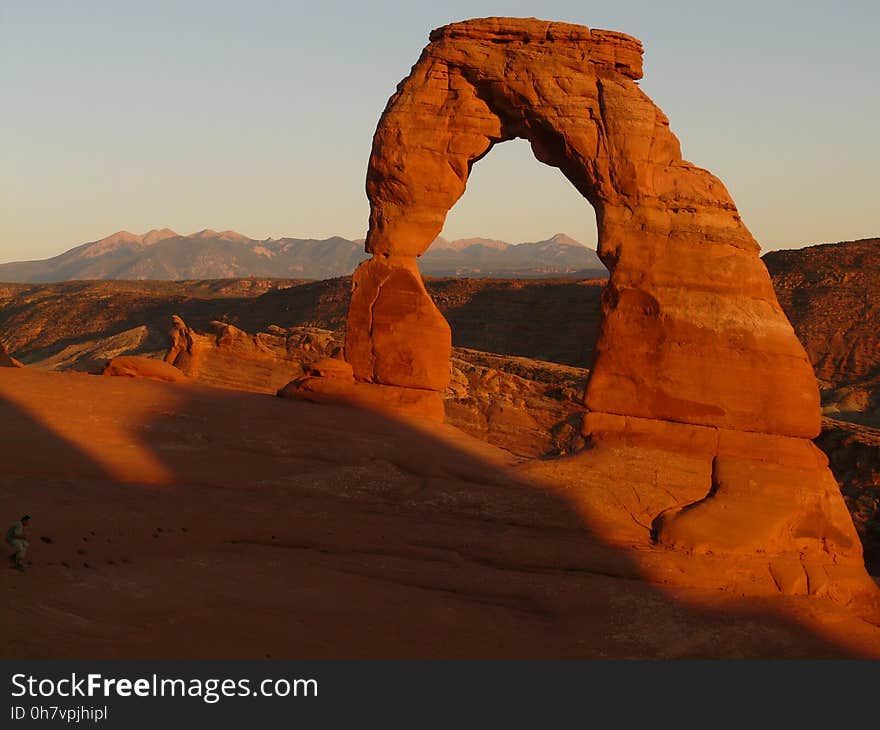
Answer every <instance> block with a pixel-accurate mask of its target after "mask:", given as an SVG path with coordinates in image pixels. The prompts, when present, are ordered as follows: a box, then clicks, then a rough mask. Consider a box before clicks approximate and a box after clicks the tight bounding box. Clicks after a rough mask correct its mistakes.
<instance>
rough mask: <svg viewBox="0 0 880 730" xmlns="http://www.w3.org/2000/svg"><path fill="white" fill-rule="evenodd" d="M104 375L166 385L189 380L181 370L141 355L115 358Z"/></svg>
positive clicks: (106, 368)
mask: <svg viewBox="0 0 880 730" xmlns="http://www.w3.org/2000/svg"><path fill="white" fill-rule="evenodd" d="M103 374H104V375H116V376H122V377H128V378H147V379H148V380H161V381H164V382H166V383H183V382H185V381H186V380H188V378H187V377H186V375H184V374H183V373H182V372H180V370H178V369H177V368H176V367H174V366H173V365H170V364H168V363H167V362H162V361H161V360H154V359H152V358H149V357H141V356H139V355H120V356H119V357H114V358H113V359H112V360H110V362H109V363H107V366H106V367H105V368H104V372H103Z"/></svg>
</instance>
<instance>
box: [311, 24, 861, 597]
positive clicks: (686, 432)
mask: <svg viewBox="0 0 880 730" xmlns="http://www.w3.org/2000/svg"><path fill="white" fill-rule="evenodd" d="M430 40H431V43H430V44H429V45H428V46H427V47H426V48H425V50H424V51H423V53H422V55H421V57H420V58H419V60H418V62H417V63H416V65H415V66H414V67H413V69H412V71H411V73H410V75H409V76H408V77H407V78H406V79H404V80H403V81H402V82H401V83H400V85H399V86H398V88H397V92H396V93H395V94H394V96H392V97H391V99H390V100H389V102H388V105H387V107H386V109H385V112H384V113H383V115H382V118H381V119H380V121H379V125H378V128H377V130H376V133H375V137H374V139H373V150H372V154H371V157H370V162H369V167H368V171H367V184H366V187H367V195H368V197H369V199H370V211H371V212H370V228H369V232H368V235H367V240H366V244H365V247H366V250H367V252H369V253H371V254H373V257H372V258H371V259H370V260H369V261H367V262H365V263H363V264H361V266H360V267H359V268H358V270H357V271H356V272H355V275H354V281H353V293H352V300H351V305H350V309H349V315H348V325H347V335H346V337H347V339H346V346H345V358H346V360H347V361H348V362H349V363H350V364H351V366H352V373H353V378H354V380H353V381H351V380H348V381H345V383H344V384H343V385H337V386H336V387H337V388H338V389H339V390H340V391H341V390H345V389H348V390H352V391H353V390H354V389H355V388H356V387H358V388H360V389H362V390H363V389H364V388H372V389H378V388H388V387H391V388H393V389H395V392H397V390H398V389H404V390H411V391H412V392H413V393H421V394H430V393H437V392H438V391H440V390H441V389H442V388H444V387H445V385H446V384H447V382H448V367H449V366H448V362H449V356H450V350H451V343H450V337H449V330H448V326H447V325H446V323H445V320H444V319H443V317H442V315H441V314H440V313H439V311H438V310H437V309H436V307H434V305H433V303H432V302H431V299H430V297H429V295H428V293H427V291H426V290H425V288H424V285H423V283H422V281H421V277H420V275H419V272H418V266H417V264H416V257H417V256H419V255H420V254H422V253H424V252H425V250H427V248H428V246H429V245H430V243H431V242H432V241H433V240H434V239H435V237H436V236H437V234H438V233H439V232H440V230H441V229H442V227H443V223H444V220H445V218H446V214H447V212H448V211H449V209H450V208H451V207H452V205H453V204H454V203H455V202H456V201H457V200H458V199H459V197H461V195H462V194H463V192H464V190H465V185H466V183H467V178H468V175H469V172H470V169H471V166H472V165H473V164H474V163H476V162H478V161H479V160H480V159H481V158H482V157H483V156H485V155H486V154H487V153H489V152H490V150H491V149H492V147H493V145H495V144H497V143H499V142H503V141H505V140H509V139H513V138H515V137H521V138H525V139H527V140H529V142H530V143H531V146H532V150H533V152H534V154H535V157H537V159H538V160H540V161H541V162H544V163H546V164H548V165H552V166H554V167H557V168H559V169H560V170H561V171H562V173H563V174H564V175H565V176H566V177H567V178H568V179H569V180H570V181H571V183H572V184H573V185H574V186H575V187H576V188H577V189H578V191H579V192H581V194H582V195H583V196H584V197H585V198H586V199H587V200H588V201H589V202H590V203H591V204H592V205H593V207H594V208H595V211H596V216H597V223H598V232H599V254H600V256H601V258H602V260H603V262H604V263H605V264H606V265H607V267H608V269H609V270H610V271H611V279H610V281H609V284H608V286H607V288H606V290H605V292H604V294H603V298H602V311H603V322H602V326H601V330H600V335H599V340H598V344H597V347H596V360H595V363H594V366H593V370H592V372H591V377H590V380H589V382H588V385H587V390H586V394H585V404H586V405H587V407H588V408H589V409H590V410H591V411H594V412H595V413H592V414H591V415H590V418H589V419H588V420H587V422H586V423H585V428H584V434H585V436H587V437H588V438H589V440H590V445H591V447H592V448H591V449H590V450H588V451H585V452H584V453H583V454H580V455H578V456H576V457H573V458H574V459H575V460H576V461H575V464H582V465H583V467H584V468H585V469H588V468H590V462H592V463H593V464H594V465H595V464H596V463H601V462H602V461H603V460H608V459H609V458H610V459H611V461H616V462H617V463H619V464H620V465H621V470H622V477H623V479H622V480H621V481H622V482H626V484H625V487H626V490H627V491H632V492H633V493H635V495H636V497H637V500H636V501H637V502H638V507H637V508H636V509H637V510H641V511H642V512H645V510H647V511H646V512H645V513H644V514H640V516H639V517H638V518H637V517H636V516H635V513H634V512H633V510H632V509H630V508H629V507H626V502H625V500H617V502H614V503H613V504H611V503H609V501H608V500H609V498H608V496H607V495H606V494H604V493H602V492H601V490H593V491H592V492H591V491H590V490H589V488H588V487H585V488H584V494H582V495H580V497H579V499H580V500H581V501H582V502H583V506H584V512H585V513H586V514H589V515H592V516H593V517H595V516H596V515H603V519H604V517H605V516H608V515H610V520H609V521H608V525H610V526H611V528H610V529H611V531H612V532H613V531H614V530H615V529H617V530H618V534H619V535H630V534H632V530H633V527H632V524H633V522H635V523H636V524H637V525H639V526H643V522H642V521H643V520H646V521H647V524H648V525H650V530H651V534H652V536H653V538H654V539H655V540H656V541H659V542H660V543H662V544H664V545H667V546H669V547H671V548H675V549H677V550H681V551H685V552H687V553H700V554H704V555H717V554H728V555H730V556H732V558H731V560H732V559H733V558H734V557H735V558H736V559H738V560H739V559H745V558H744V557H743V556H748V559H745V560H746V562H745V563H742V562H741V566H740V568H739V569H738V570H740V572H743V571H745V573H747V574H749V575H752V576H754V578H753V580H755V581H758V582H761V581H763V582H764V583H767V582H768V581H770V580H771V578H772V582H773V584H775V585H776V587H777V589H778V590H780V591H782V592H787V593H789V592H790V593H798V592H809V593H824V594H829V595H834V596H835V597H838V598H840V599H841V600H849V598H850V597H852V596H855V595H861V596H862V597H864V596H865V595H868V594H870V593H871V591H872V589H873V586H872V584H870V582H869V580H868V579H867V575H866V574H865V571H864V567H863V565H862V562H861V548H860V546H859V543H858V539H857V537H856V534H855V531H854V529H853V525H852V522H851V520H850V519H849V516H848V515H847V513H846V510H845V508H844V505H843V502H842V500H841V497H840V494H839V492H838V491H837V485H836V484H835V482H834V479H833V477H832V476H831V474H830V472H829V471H828V468H827V462H826V461H825V460H824V457H821V454H819V453H818V451H817V450H816V449H815V447H814V446H813V445H812V444H811V443H810V442H809V441H808V439H811V438H813V437H815V436H816V435H818V433H819V430H820V412H819V394H818V389H817V387H816V383H815V380H814V377H813V372H812V368H811V366H810V362H809V361H808V359H807V356H806V353H805V352H804V349H803V347H802V346H801V344H800V343H799V342H798V340H797V338H796V337H795V335H794V332H793V330H792V327H791V325H790V324H789V322H788V320H787V319H786V318H785V315H784V314H783V312H782V310H781V308H780V306H779V304H778V302H777V300H776V296H775V294H774V292H773V288H772V285H771V281H770V277H769V275H768V273H767V270H766V268H765V267H764V265H763V264H762V262H761V260H760V258H759V256H758V252H759V247H758V244H757V243H756V242H755V240H754V239H753V238H752V236H751V234H750V233H749V231H748V229H747V228H746V227H745V225H744V224H743V222H742V220H741V218H740V216H739V214H738V212H737V209H736V206H735V204H734V202H733V200H732V199H731V197H730V195H729V194H728V192H727V190H726V189H725V188H724V185H723V184H722V183H721V182H720V181H719V180H718V179H717V178H715V177H714V176H713V175H711V174H710V173H709V172H707V171H706V170H703V169H700V168H698V167H696V166H695V165H693V164H691V163H689V162H687V161H685V160H683V159H682V157H681V153H680V148H679V143H678V140H677V139H676V137H675V136H674V135H673V134H672V132H671V131H670V128H669V121H668V119H667V118H666V116H665V115H664V114H663V112H662V111H660V109H658V108H657V107H656V106H655V105H654V104H653V103H652V101H651V100H650V99H649V98H648V97H647V96H646V95H645V94H644V93H643V92H642V91H641V89H640V88H639V87H638V85H637V84H636V80H637V79H639V78H641V76H642V47H641V43H640V42H639V41H638V40H636V39H634V38H631V37H629V36H626V35H623V34H621V33H614V32H609V31H598V30H590V29H588V28H584V27H580V26H574V25H568V24H563V23H552V22H546V21H539V20H534V19H529V20H526V19H514V18H486V19H481V20H472V21H466V22H463V23H455V24H453V25H449V26H446V27H443V28H440V29H438V30H435V31H434V32H432V33H431V36H430ZM328 382H333V380H332V379H328ZM336 382H337V383H342V382H343V381H336ZM376 392H377V393H378V392H379V391H378V390H377V391H376ZM338 395H340V393H339V392H337V396H338ZM377 400H379V401H381V396H379V395H377ZM646 452H648V453H650V454H651V459H646V458H645V456H644V454H645V453H646ZM664 460H667V461H669V462H670V463H676V464H679V465H680V468H679V470H678V471H677V472H676V473H675V475H674V476H675V478H676V479H679V481H680V484H678V486H676V487H675V488H674V489H670V488H669V485H668V484H665V483H664V477H663V476H661V475H660V473H659V472H660V471H662V470H663V469H664V468H665V466H664V465H663V462H664ZM658 462H659V463H660V466H659V468H652V464H654V463H658ZM544 468H545V467H543V466H539V467H536V468H535V469H536V471H537V472H540V471H541V469H544ZM627 499H628V498H627ZM646 505H650V507H646ZM729 565H730V566H731V570H734V568H733V567H732V566H733V562H731V563H729ZM743 566H746V567H743ZM755 571H758V572H761V573H762V575H761V576H760V577H758V576H757V575H756V574H755ZM734 572H735V570H734ZM712 580H717V581H719V583H722V582H725V581H726V582H725V584H730V585H741V583H742V581H741V580H740V579H736V580H734V581H733V583H730V582H729V581H727V579H726V578H725V579H722V578H721V577H720V576H717V575H716V576H713V577H712ZM747 582H748V581H747Z"/></svg>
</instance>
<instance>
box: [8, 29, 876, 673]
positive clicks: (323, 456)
mask: <svg viewBox="0 0 880 730" xmlns="http://www.w3.org/2000/svg"><path fill="white" fill-rule="evenodd" d="M642 60H643V49H642V44H641V42H640V41H639V40H637V39H636V38H634V37H632V36H629V35H625V34H623V33H619V32H616V31H603V30H596V29H588V28H586V27H583V26H580V25H573V24H567V23H557V22H549V21H539V20H535V19H521V18H482V19H475V20H469V21H465V22H460V23H452V24H449V25H446V26H443V27H440V28H437V29H436V30H434V31H433V32H432V33H431V35H430V39H429V43H428V45H427V46H426V47H425V49H424V50H423V52H422V54H421V56H419V58H418V60H417V61H416V63H415V65H414V66H413V67H412V70H411V71H410V73H409V75H408V76H406V78H404V79H403V81H401V82H400V84H399V85H398V87H397V91H396V93H395V94H394V95H393V96H392V97H391V98H390V100H389V101H388V104H387V106H386V108H385V111H384V113H383V114H382V116H381V118H380V120H379V122H378V126H377V128H376V131H375V135H374V137H373V146H372V150H371V154H370V157H369V163H368V166H367V173H366V193H367V197H368V199H369V203H370V217H369V229H368V233H367V235H366V238H365V239H363V240H355V239H347V238H344V237H341V236H334V237H332V238H326V239H312V238H302V239H300V238H286V237H282V238H260V239H255V238H251V237H249V236H247V235H243V234H241V233H236V232H235V231H231V230H224V231H221V232H217V231H214V230H211V229H205V230H202V231H200V232H198V233H194V234H189V235H179V234H178V233H176V232H175V231H173V230H171V229H170V228H162V229H154V230H151V231H148V232H146V233H140V234H136V233H130V232H127V231H120V232H117V233H115V234H111V235H110V236H107V237H105V238H101V239H98V240H95V241H91V242H89V243H85V244H81V245H79V246H77V247H75V248H72V249H71V250H69V251H67V252H66V253H63V254H60V255H58V256H54V257H50V258H47V259H45V260H32V261H22V262H12V263H6V264H0V280H3V281H4V282H5V283H0V414H2V415H0V437H2V443H3V444H4V449H3V462H2V466H3V468H2V470H0V513H2V514H3V515H4V519H6V520H7V522H12V521H13V520H15V519H17V518H18V516H19V515H20V514H24V513H25V512H26V513H27V514H29V515H31V516H32V523H31V526H30V528H29V529H30V537H29V540H30V548H29V551H28V560H29V564H28V565H27V567H26V569H25V570H24V571H23V572H18V571H15V570H14V569H13V565H12V564H11V563H10V565H9V566H8V570H7V571H5V576H4V580H3V581H2V584H0V591H2V593H3V595H2V600H3V604H4V606H5V607H6V608H5V609H4V610H5V613H6V615H5V617H4V621H3V623H2V626H0V651H2V654H3V656H4V657H15V658H22V659H24V658H39V659H46V658H81V657H89V658H174V659H177V658H239V659H258V658H272V659H299V658H308V659H319V658H320V659H323V658H505V659H514V658H520V659H521V658H664V659H672V658H728V659H734V658H873V659H876V658H880V587H878V585H880V334H878V333H880V326H878V325H880V304H878V302H880V239H877V238H873V239H864V240H854V241H842V242H837V243H827V244H821V245H806V244H808V243H809V242H807V241H804V242H803V243H804V244H805V245H804V247H803V248H799V249H791V250H775V251H769V252H767V253H764V254H763V256H762V255H761V249H760V246H759V245H758V242H757V241H756V240H755V238H754V237H753V236H752V234H751V233H750V231H749V229H748V228H747V227H746V223H744V221H743V219H742V217H741V216H740V213H739V211H738V209H737V207H736V204H735V203H734V201H733V199H732V197H731V195H730V194H729V193H728V191H727V189H726V188H725V186H724V184H723V183H722V182H721V181H720V180H719V179H718V178H717V177H715V176H714V175H713V174H712V173H710V172H709V171H708V170H705V169H702V168H700V167H697V166H695V165H694V164H692V163H690V162H688V161H686V160H684V159H683V158H682V154H681V150H680V145H679V141H678V139H677V137H676V136H675V135H674V134H673V133H672V131H671V128H670V122H669V119H668V118H667V117H666V115H665V114H664V113H663V112H662V111H661V110H660V109H659V108H658V107H657V106H656V105H655V103H654V102H653V101H652V100H651V99H650V98H649V97H648V95H647V94H646V93H645V92H644V91H643V90H642V88H641V87H640V86H639V85H638V83H637V82H638V81H639V80H640V79H641V77H642V75H643V68H642ZM513 139H524V140H527V142H528V143H529V145H530V147H531V150H532V152H533V154H534V156H535V157H536V158H537V160H539V161H540V162H543V163H545V164H547V165H550V166H552V167H555V168H557V169H558V170H559V171H561V172H562V174H563V175H564V176H565V178H566V179H567V180H568V182H570V183H571V185H572V186H574V188H575V189H576V190H577V191H578V192H579V193H580V194H581V195H582V196H583V197H584V198H585V201H584V203H585V209H588V208H589V205H592V207H593V209H594V210H595V211H596V218H597V229H598V241H597V250H595V251H594V250H593V249H591V248H589V247H587V246H584V245H582V244H581V243H580V242H578V241H577V240H575V239H574V238H572V237H571V236H568V235H566V234H564V233H558V232H557V233H553V234H552V235H551V234H550V233H549V231H548V233H547V236H548V237H547V238H543V239H541V240H537V238H535V239H531V238H526V237H523V238H526V240H529V241H533V240H534V242H529V243H523V244H519V245H511V244H510V243H507V242H506V241H502V240H500V239H488V238H480V237H477V238H456V239H453V240H447V239H446V238H444V237H442V234H443V232H444V223H445V221H446V217H447V214H448V212H449V211H450V209H451V208H452V207H453V205H455V204H456V202H457V201H458V199H459V198H460V197H461V196H462V195H463V194H464V193H465V187H466V184H467V182H468V178H469V175H470V174H471V171H472V168H473V167H474V166H475V165H478V164H479V162H480V160H481V159H482V158H483V157H484V156H486V155H488V154H490V153H491V151H492V149H493V147H495V146H496V145H499V144H501V143H503V142H506V141H509V140H513ZM587 203H589V205H587ZM523 238H518V239H512V240H523Z"/></svg>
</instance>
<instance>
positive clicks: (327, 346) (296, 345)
mask: <svg viewBox="0 0 880 730" xmlns="http://www.w3.org/2000/svg"><path fill="white" fill-rule="evenodd" d="M173 321H174V325H173V327H172V330H171V333H170V338H171V343H170V347H169V349H168V352H167V353H166V355H165V362H167V363H170V364H172V365H174V366H175V367H176V368H178V369H180V370H181V371H182V372H184V373H185V374H186V375H187V376H189V377H190V378H192V379H194V380H198V381H200V382H203V383H205V384H207V385H212V386H215V387H220V388H231V389H235V390H249V391H253V392H257V393H275V392H277V391H278V389H279V388H281V387H282V386H283V385H285V384H286V383H289V382H290V381H291V380H293V379H294V378H298V377H300V376H302V375H303V373H304V364H306V365H307V364H308V363H310V362H313V361H315V360H318V359H320V358H323V357H326V356H327V355H329V354H330V353H331V352H332V351H333V350H334V349H336V348H337V347H338V346H339V342H338V341H337V340H336V335H335V334H334V333H333V332H330V331H328V330H322V329H318V328H315V327H311V328H310V327H297V328H293V329H291V330H285V329H282V328H280V327H269V331H268V332H258V333H257V334H249V333H247V332H244V331H243V330H240V329H238V328H237V327H234V326H233V325H231V324H227V323H225V322H212V323H211V327H212V329H213V332H212V333H208V334H203V333H199V332H196V331H195V330H193V329H192V328H191V327H188V326H187V324H186V323H185V322H184V321H183V319H181V318H180V317H178V316H175V317H174V318H173Z"/></svg>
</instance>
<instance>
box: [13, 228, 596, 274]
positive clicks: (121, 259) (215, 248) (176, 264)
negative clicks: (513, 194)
mask: <svg viewBox="0 0 880 730" xmlns="http://www.w3.org/2000/svg"><path fill="white" fill-rule="evenodd" d="M365 258H367V255H366V254H365V253H364V250H363V240H360V241H350V240H348V239H346V238H340V237H338V236H335V237H333V238H327V239H324V240H316V239H301V238H269V239H266V240H262V241H259V240H256V239H252V238H248V237H247V236H244V235H242V234H240V233H236V232H235V231H219V232H218V231H212V230H204V231H199V232H198V233H193V234H190V235H188V236H181V235H180V234H178V233H175V232H174V231H172V230H170V229H168V228H163V229H161V230H153V231H149V232H148V233H144V234H142V235H136V234H134V233H129V232H128V231H119V232H118V233H114V234H112V235H110V236H107V237H106V238H102V239H101V240H100V241H92V242H90V243H84V244H82V245H81V246H77V247H76V248H72V249H70V250H69V251H66V252H65V253H63V254H60V255H59V256H55V257H53V258H50V259H45V260H42V261H18V262H14V263H8V264H0V281H5V282H21V283H45V282H55V281H71V280H79V279H126V280H145V279H157V280H165V281H179V280H183V279H230V278H242V277H263V278H297V279H329V278H333V277H337V276H345V275H347V274H350V273H351V272H352V271H353V270H354V268H355V267H356V266H357V265H358V264H359V263H360V262H361V261H363V260H364V259H365ZM419 265H420V268H421V270H422V273H424V274H426V275H429V276H462V277H498V278H542V277H560V276H561V277H579V278H592V277H601V276H607V271H606V270H605V267H604V266H603V265H602V262H601V261H600V260H599V257H598V256H597V254H596V252H595V251H594V250H593V249H591V248H587V247H586V246H583V245H582V244H580V243H579V242H578V241H575V240H574V239H573V238H570V237H568V236H566V235H565V234H564V233H557V234H556V235H555V236H553V237H552V238H548V239H547V240H546V241H536V242H533V243H521V244H510V243H507V242H505V241H495V240H491V239H487V238H466V239H459V240H456V241H447V240H446V239H444V238H438V239H437V240H436V241H434V243H433V244H432V245H431V248H430V250H429V251H428V252H427V253H426V254H424V255H423V256H422V257H421V259H420V260H419Z"/></svg>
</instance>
